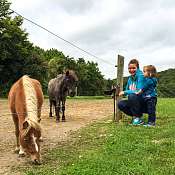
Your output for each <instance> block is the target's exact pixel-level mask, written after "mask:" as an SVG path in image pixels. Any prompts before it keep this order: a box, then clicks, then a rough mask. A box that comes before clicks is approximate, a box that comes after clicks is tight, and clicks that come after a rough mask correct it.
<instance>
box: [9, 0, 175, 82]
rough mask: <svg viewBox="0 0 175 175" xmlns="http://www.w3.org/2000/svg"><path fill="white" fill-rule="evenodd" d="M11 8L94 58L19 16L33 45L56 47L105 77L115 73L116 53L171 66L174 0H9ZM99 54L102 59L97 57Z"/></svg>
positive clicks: (174, 36) (174, 62) (161, 66)
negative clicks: (95, 65) (88, 63)
mask: <svg viewBox="0 0 175 175" xmlns="http://www.w3.org/2000/svg"><path fill="white" fill-rule="evenodd" d="M10 2H12V5H11V9H13V10H15V11H17V12H18V13H20V14H21V15H22V16H24V17H26V18H28V19H30V20H32V21H34V22H36V23H37V24H39V25H41V26H43V27H45V28H47V29H48V30H50V31H52V32H53V33H55V34H57V35H59V36H60V37H62V38H64V39H66V40H68V41H70V42H71V43H73V44H75V45H77V46H78V47H80V48H82V49H84V50H86V51H87V52H90V53H91V54H93V55H95V56H97V57H98V58H99V59H97V58H94V57H92V56H90V55H88V54H85V53H84V52H82V51H80V50H78V49H77V48H74V47H72V46H71V45H69V44H68V43H65V42H64V41H62V40H60V39H58V38H56V37H55V36H52V35H51V34H49V33H48V32H46V31H44V30H43V29H41V28H39V27H37V26H35V25H33V24H32V23H30V22H28V21H25V20H24V24H23V28H25V29H26V32H27V33H29V40H30V41H31V42H33V43H34V44H35V45H37V46H39V47H41V48H43V49H50V48H56V49H58V50H59V51H62V52H63V53H64V54H65V55H66V56H67V55H69V56H70V57H74V58H75V59H76V58H81V57H83V58H85V59H86V61H87V60H89V61H94V62H97V63H98V66H99V69H100V71H101V72H102V74H103V75H105V78H110V79H112V78H115V77H116V68H115V64H116V62H117V55H118V54H120V55H123V56H124V57H125V68H124V75H128V73H127V72H128V70H127V64H128V62H129V60H130V59H131V58H137V59H138V60H139V62H140V67H141V69H142V67H143V66H144V65H149V64H153V65H155V66H156V67H157V70H158V71H162V70H166V69H168V68H175V58H174V54H175V53H174V52H175V1H174V0H149V1H145V0H10ZM103 60H104V61H103Z"/></svg>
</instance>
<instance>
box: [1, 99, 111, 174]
mask: <svg viewBox="0 0 175 175" xmlns="http://www.w3.org/2000/svg"><path fill="white" fill-rule="evenodd" d="M66 109H67V110H66V122H60V123H56V122H55V118H49V102H48V100H47V99H45V100H44V105H43V108H42V113H41V125H42V137H43V142H42V143H41V160H42V156H43V155H44V154H45V152H47V150H49V149H52V148H55V147H56V145H57V144H58V143H59V142H61V141H64V140H66V138H67V137H68V136H69V133H71V131H76V130H78V129H79V128H81V127H84V126H85V125H87V124H89V123H91V122H94V121H96V120H100V119H103V118H105V117H109V116H111V117H112V113H113V100H112V99H98V100H95V99H93V100H79V99H78V100H76V99H68V100H67V103H66ZM14 131H15V128H14V124H13V121H12V116H11V114H10V111H9V108H8V102H7V99H1V100H0V139H1V140H0V174H7V175H8V174H14V172H13V169H15V170H17V169H18V168H20V167H23V166H31V162H30V159H29V158H23V157H18V155H17V154H15V153H14V149H15V142H16V140H15V133H14ZM15 174H20V173H19V172H16V171H15Z"/></svg>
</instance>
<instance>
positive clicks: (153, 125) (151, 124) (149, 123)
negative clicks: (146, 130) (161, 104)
mask: <svg viewBox="0 0 175 175" xmlns="http://www.w3.org/2000/svg"><path fill="white" fill-rule="evenodd" d="M144 126H145V127H155V126H156V124H155V122H148V123H147V124H145V125H144Z"/></svg>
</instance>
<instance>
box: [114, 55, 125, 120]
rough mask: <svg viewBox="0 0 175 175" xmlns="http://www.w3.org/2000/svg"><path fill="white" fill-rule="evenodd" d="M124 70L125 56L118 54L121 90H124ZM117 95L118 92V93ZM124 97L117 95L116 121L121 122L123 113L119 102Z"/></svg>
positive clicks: (118, 83)
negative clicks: (119, 107)
mask: <svg viewBox="0 0 175 175" xmlns="http://www.w3.org/2000/svg"><path fill="white" fill-rule="evenodd" d="M123 70H124V57H123V56H121V55H118V60H117V85H118V86H119V88H120V91H122V90H123ZM116 95H117V94H116ZM121 99H122V97H119V96H116V108H115V109H116V112H115V114H116V117H115V119H114V120H115V121H116V122H119V120H120V119H121V118H122V113H121V111H120V110H119V109H118V102H119V101H120V100H121Z"/></svg>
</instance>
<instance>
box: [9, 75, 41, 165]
mask: <svg viewBox="0 0 175 175" xmlns="http://www.w3.org/2000/svg"><path fill="white" fill-rule="evenodd" d="M8 101H9V107H10V110H11V112H12V117H13V121H14V124H15V134H16V141H17V147H16V152H18V153H19V155H24V153H27V154H29V155H30V156H31V159H32V161H33V162H34V163H35V164H40V143H39V138H40V137H41V127H40V115H41V107H42V104H43V92H42V89H41V85H40V83H39V82H38V81H37V80H35V79H32V78H30V77H28V76H26V75H24V76H23V77H22V78H20V79H19V80H18V81H17V82H16V83H15V84H14V85H13V86H12V87H11V89H10V92H9V96H8Z"/></svg>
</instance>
